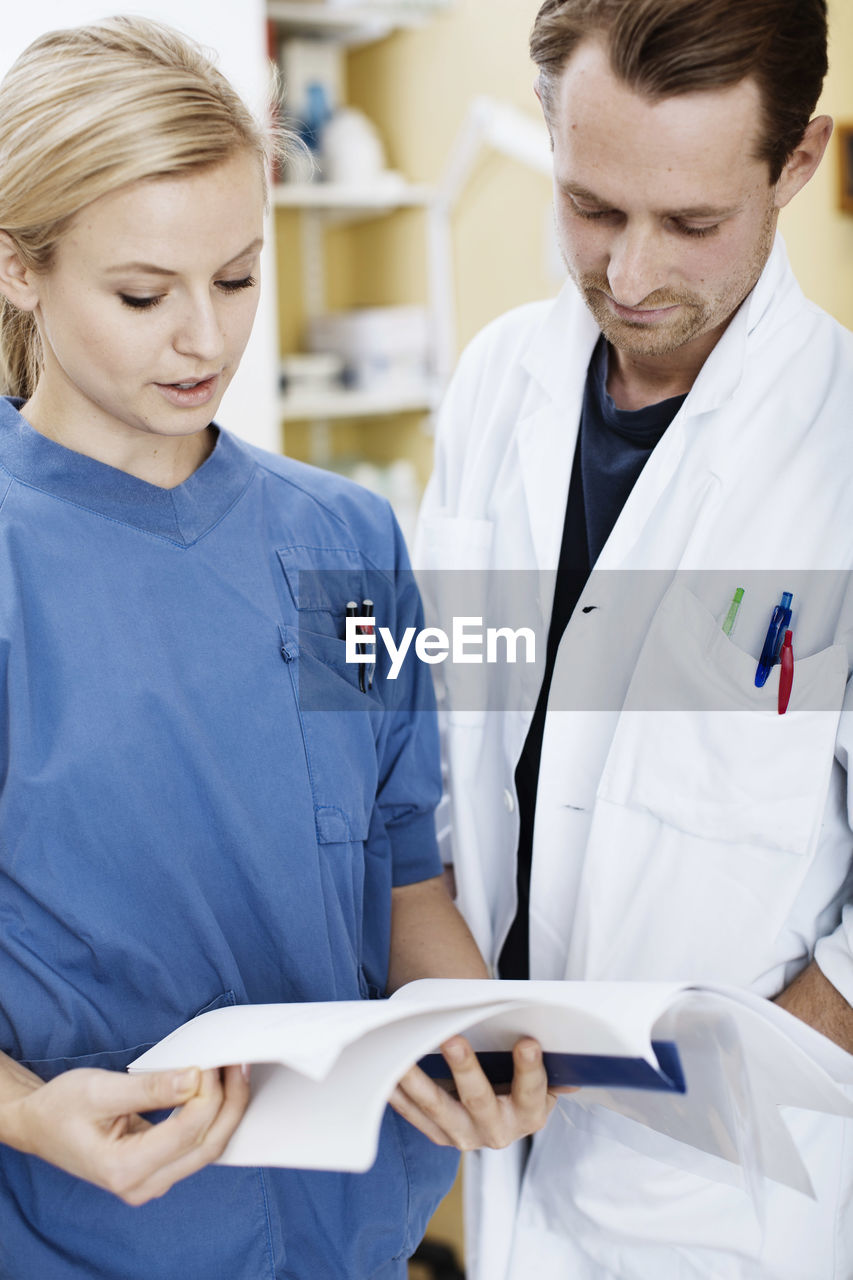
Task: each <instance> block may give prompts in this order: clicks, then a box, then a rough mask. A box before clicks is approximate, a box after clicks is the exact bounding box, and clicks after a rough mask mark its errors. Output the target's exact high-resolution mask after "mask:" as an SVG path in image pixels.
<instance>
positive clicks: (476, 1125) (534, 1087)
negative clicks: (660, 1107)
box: [390, 1036, 574, 1151]
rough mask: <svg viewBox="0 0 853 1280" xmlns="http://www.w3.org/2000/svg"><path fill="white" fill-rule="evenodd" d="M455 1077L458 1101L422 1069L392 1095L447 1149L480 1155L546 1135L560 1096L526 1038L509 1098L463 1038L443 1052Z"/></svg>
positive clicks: (417, 1124) (411, 1119) (407, 1076)
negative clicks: (481, 1150) (493, 1082)
mask: <svg viewBox="0 0 853 1280" xmlns="http://www.w3.org/2000/svg"><path fill="white" fill-rule="evenodd" d="M441 1050H442V1053H443V1054H444V1058H445V1061H446V1062H447V1064H448V1066H449V1067H450V1070H451V1072H452V1073H453V1082H454V1085H455V1087H456V1092H455V1095H454V1094H453V1093H448V1092H447V1090H446V1089H443V1088H442V1087H441V1085H440V1084H438V1083H436V1081H435V1080H432V1079H430V1077H429V1076H428V1075H426V1073H425V1072H423V1071H422V1070H421V1069H420V1067H412V1068H411V1070H409V1071H407V1072H406V1074H405V1075H404V1076H403V1078H402V1080H401V1081H400V1083H399V1084H398V1085H397V1088H396V1089H395V1090H394V1093H393V1094H392V1095H391V1098H390V1102H391V1106H392V1107H393V1108H394V1110H395V1111H397V1112H398V1113H399V1114H400V1115H401V1116H403V1117H404V1118H405V1119H406V1120H408V1121H409V1123H410V1124H413V1125H414V1126H415V1128H416V1129H420V1131H421V1133H425V1134H426V1136H427V1137H428V1138H432V1140H433V1142H436V1143H438V1145H439V1146H443V1147H447V1146H450V1147H458V1148H459V1150H460V1151H474V1150H476V1149H477V1148H478V1147H508V1146H509V1145H510V1143H511V1142H515V1140H516V1139H517V1138H523V1137H525V1135H527V1134H530V1133H536V1132H537V1130H539V1129H541V1128H542V1127H543V1125H544V1124H545V1121H546V1120H547V1119H548V1117H549V1115H550V1114H551V1112H552V1111H553V1109H554V1106H555V1104H556V1101H557V1094H558V1093H571V1092H574V1090H571V1089H558V1090H549V1089H548V1079H547V1076H546V1074H545V1067H544V1066H543V1063H542V1050H541V1049H540V1047H539V1045H538V1043H537V1042H536V1041H535V1040H531V1039H529V1038H527V1037H525V1038H524V1039H522V1040H519V1041H518V1042H517V1043H516V1045H515V1048H514V1049H513V1051H512V1057H513V1068H514V1070H513V1077H512V1086H511V1089H510V1091H509V1093H500V1094H499V1093H496V1092H495V1090H494V1089H493V1087H492V1085H491V1084H490V1083H489V1081H488V1080H487V1078H486V1076H485V1074H484V1072H483V1069H482V1068H481V1066H480V1064H479V1062H478V1061H477V1055H476V1054H475V1053H474V1050H473V1049H472V1048H471V1046H470V1045H469V1043H468V1041H467V1040H465V1039H464V1038H463V1037H462V1036H453V1037H452V1039H450V1040H448V1041H447V1043H446V1044H443V1045H442V1046H441Z"/></svg>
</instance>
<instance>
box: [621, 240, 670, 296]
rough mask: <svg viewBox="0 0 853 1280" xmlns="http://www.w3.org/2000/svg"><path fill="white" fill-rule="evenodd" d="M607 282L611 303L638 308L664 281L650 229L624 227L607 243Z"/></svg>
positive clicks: (655, 243) (656, 245) (655, 244)
mask: <svg viewBox="0 0 853 1280" xmlns="http://www.w3.org/2000/svg"><path fill="white" fill-rule="evenodd" d="M607 282H608V284H609V285H610V292H611V295H612V297H613V299H614V301H615V302H618V303H620V304H621V305H622V306H623V307H638V306H639V305H640V304H641V303H642V302H645V300H646V299H647V298H648V297H649V295H650V294H652V293H654V292H655V290H656V289H660V288H661V287H662V285H663V284H664V283H665V282H664V280H663V278H662V274H661V264H660V260H659V253H658V244H657V240H656V237H655V235H654V232H653V230H652V229H651V228H649V229H645V228H642V227H636V228H628V227H624V228H622V230H621V231H620V232H619V234H618V235H617V236H616V238H615V239H614V240H613V242H612V244H611V246H610V261H609V264H608V267H607Z"/></svg>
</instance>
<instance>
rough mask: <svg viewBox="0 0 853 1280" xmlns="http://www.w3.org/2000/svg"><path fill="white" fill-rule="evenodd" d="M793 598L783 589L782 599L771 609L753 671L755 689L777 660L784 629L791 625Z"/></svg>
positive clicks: (758, 687) (760, 684) (762, 682)
mask: <svg viewBox="0 0 853 1280" xmlns="http://www.w3.org/2000/svg"><path fill="white" fill-rule="evenodd" d="M793 598H794V597H793V595H792V594H791V592H790V591H783V592H782V599H781V600H780V601H779V603H778V604H777V606H776V608H775V609H774V610H773V617H772V618H771V619H770V626H769V627H768V628H767V635H766V637H765V640H764V648H763V649H762V650H761V657H760V658H759V659H758V666H757V668H756V671H755V687H756V689H760V688H761V687H762V685H764V684H765V682H766V680H767V677H768V676H769V675H770V672H771V670H772V668H773V665H774V663H776V662H778V661H779V651H780V649H781V648H782V641H783V639H784V637H785V631H786V629H787V628H788V627H789V626H790V625H791V601H792V600H793Z"/></svg>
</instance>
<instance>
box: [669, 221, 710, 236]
mask: <svg viewBox="0 0 853 1280" xmlns="http://www.w3.org/2000/svg"><path fill="white" fill-rule="evenodd" d="M675 226H676V229H677V230H678V231H679V232H680V234H681V235H683V236H700V237H701V236H711V235H713V234H714V232H715V231H718V230H719V228H720V224H719V222H714V223H712V224H711V225H710V226H708V227H691V225H690V223H689V222H679V221H678V219H676V220H675Z"/></svg>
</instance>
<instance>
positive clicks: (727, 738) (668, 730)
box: [599, 584, 847, 854]
mask: <svg viewBox="0 0 853 1280" xmlns="http://www.w3.org/2000/svg"><path fill="white" fill-rule="evenodd" d="M755 668H756V659H755V658H754V657H753V656H752V655H751V654H749V653H745V652H744V651H743V650H741V649H738V648H737V646H736V645H735V644H733V643H732V641H731V640H729V639H728V637H727V636H726V635H725V634H724V633H723V631H722V629H721V628H720V626H719V624H718V622H717V620H716V619H715V618H714V617H713V615H712V614H711V613H710V612H709V611H708V610H707V609H706V608H705V606H704V605H703V604H702V603H701V602H700V601H699V600H698V599H697V598H696V596H694V595H693V594H692V593H691V592H690V591H689V590H687V589H686V588H684V587H683V586H681V585H680V584H676V585H674V586H673V587H672V588H671V589H670V591H669V592H668V593H667V595H666V597H665V598H664V600H663V601H662V603H661V605H660V607H659V609H658V610H657V613H656V615H655V617H654V619H653V622H652V625H651V627H650V629H649V633H648V636H647V639H646V642H645V644H644V645H643V649H642V651H641V653H640V657H639V660H638V663H637V666H636V669H635V671H634V675H633V677H632V680H631V684H630V687H629V689H628V694H627V697H626V700H625V704H624V707H623V711H622V715H621V716H620V719H619V724H618V727H617V730H616V734H615V736H614V741H613V746H612V748H611V751H610V754H609V756H608V760H607V764H606V766H605V770H604V774H603V776H602V780H601V784H600V787H599V795H600V796H603V797H605V798H607V799H609V800H611V801H614V802H616V803H618V804H624V805H630V806H632V807H635V808H639V809H646V810H648V812H650V813H652V814H654V815H656V816H657V817H659V818H660V819H661V820H662V821H664V822H666V823H668V824H670V825H672V826H674V827H676V828H678V829H679V830H680V831H684V832H687V833H690V834H693V835H696V836H701V837H704V838H707V839H715V840H722V841H733V842H734V841H737V842H740V841H746V842H749V843H750V844H755V845H760V846H764V847H767V848H771V849H780V850H784V851H786V852H789V853H795V854H806V853H807V852H808V851H809V849H810V846H811V844H812V841H813V840H814V839H815V838H816V836H817V832H818V828H819V826H820V820H821V815H822V813H823V806H824V802H825V799H826V793H827V788H828V786H829V775H830V769H831V766H832V760H833V754H834V743H835V735H836V730H837V727H838V718H839V715H840V711H841V704H842V701H843V698H844V688H845V684H846V680H847V654H846V651H845V649H844V647H843V646H842V645H834V646H832V647H830V648H827V649H824V650H822V651H821V652H820V653H816V654H813V655H812V656H810V657H807V658H798V659H797V661H796V665H795V675H794V686H793V691H792V696H791V702H790V705H789V709H788V711H787V713H786V714H785V715H782V716H780V715H779V714H778V709H777V701H778V690H779V670H780V669H779V666H778V665H776V666H775V667H774V668H773V670H772V672H771V674H770V678H769V679H768V681H767V683H766V684H765V685H764V687H763V688H761V689H757V688H756V687H755Z"/></svg>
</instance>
